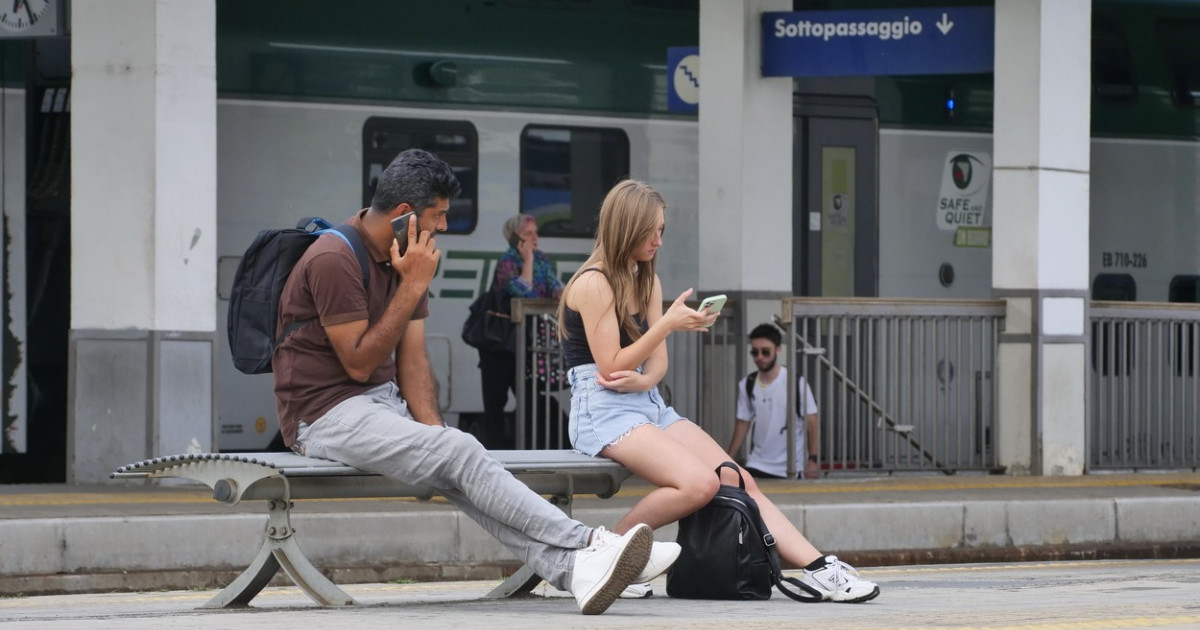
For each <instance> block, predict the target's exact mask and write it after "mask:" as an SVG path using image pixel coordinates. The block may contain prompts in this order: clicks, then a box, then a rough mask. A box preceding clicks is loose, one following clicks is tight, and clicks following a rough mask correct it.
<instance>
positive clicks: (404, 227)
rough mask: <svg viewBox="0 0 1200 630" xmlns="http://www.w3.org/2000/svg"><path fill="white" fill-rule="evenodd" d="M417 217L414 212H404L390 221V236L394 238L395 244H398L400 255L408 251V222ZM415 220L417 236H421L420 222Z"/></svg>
mask: <svg viewBox="0 0 1200 630" xmlns="http://www.w3.org/2000/svg"><path fill="white" fill-rule="evenodd" d="M415 216H417V213H416V212H405V213H404V214H402V215H400V216H398V217H396V218H395V219H392V234H394V235H395V236H396V242H397V243H399V244H400V255H401V256H403V255H404V252H406V251H408V220H409V219H410V218H412V217H415ZM420 221H421V220H420V218H418V219H417V236H420V235H421V222H420Z"/></svg>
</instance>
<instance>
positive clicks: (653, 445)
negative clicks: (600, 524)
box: [600, 422, 718, 534]
mask: <svg viewBox="0 0 1200 630" xmlns="http://www.w3.org/2000/svg"><path fill="white" fill-rule="evenodd" d="M676 424H682V423H679V422H677V423H676ZM689 424H690V423H689ZM600 455H602V456H604V457H607V458H609V459H612V460H614V461H616V462H618V463H620V464H623V465H624V466H625V467H626V468H628V469H629V470H631V471H633V473H634V474H635V475H637V476H639V477H641V478H642V479H645V480H646V481H648V482H650V483H652V484H654V485H655V486H657V488H658V489H657V490H654V491H652V492H651V493H650V494H648V495H646V496H645V498H643V499H642V500H641V501H638V503H637V505H635V506H633V509H631V510H630V511H629V512H628V513H627V514H626V515H625V516H623V517H622V518H621V520H620V521H618V522H617V524H616V526H615V527H613V531H614V532H616V533H618V534H624V533H625V532H626V531H628V530H629V528H630V527H633V526H634V525H636V524H638V523H646V524H647V525H649V526H650V527H653V528H656V529H657V528H659V527H662V526H663V525H666V524H668V523H673V522H675V521H677V520H679V519H681V518H683V517H685V516H687V515H688V514H691V513H692V512H695V511H696V510H698V509H700V508H701V507H703V506H704V505H705V504H707V503H708V502H709V501H710V500H711V499H712V497H713V495H714V494H716V493H717V486H718V480H717V477H716V475H714V474H712V470H711V469H710V468H708V467H707V466H708V465H707V463H706V462H705V461H704V460H701V459H699V458H697V457H696V456H695V455H693V454H692V453H690V452H688V449H687V447H686V446H685V445H684V444H682V443H681V442H680V441H679V440H677V439H674V438H673V437H672V436H671V435H669V434H668V432H667V431H663V430H662V429H659V428H658V427H656V426H653V425H649V424H644V425H641V426H639V427H636V428H635V429H633V431H631V432H630V433H629V435H626V436H625V437H623V438H621V439H620V440H618V441H617V442H616V443H615V444H612V445H610V446H608V447H605V448H604V450H602V451H600Z"/></svg>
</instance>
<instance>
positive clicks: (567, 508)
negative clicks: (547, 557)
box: [484, 495, 571, 599]
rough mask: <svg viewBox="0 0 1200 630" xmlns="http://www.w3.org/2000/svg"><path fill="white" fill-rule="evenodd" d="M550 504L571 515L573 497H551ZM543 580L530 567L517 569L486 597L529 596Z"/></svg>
mask: <svg viewBox="0 0 1200 630" xmlns="http://www.w3.org/2000/svg"><path fill="white" fill-rule="evenodd" d="M549 500H550V502H551V503H553V504H554V505H556V506H558V509H560V510H562V511H563V512H566V513H567V516H570V515H571V497H570V495H554V496H552V497H550V499H549ZM541 581H542V578H541V576H539V575H538V574H537V573H534V572H533V569H530V568H529V565H525V566H522V567H521V568H520V569H517V572H516V573H514V574H512V575H511V576H509V578H508V579H507V580H504V581H503V582H501V583H500V586H497V587H496V588H494V589H492V591H491V592H490V593H488V594H487V595H485V596H484V597H486V598H488V599H503V598H506V597H516V596H518V595H528V594H529V593H532V592H533V589H534V587H536V586H537V585H538V584H539V583H541Z"/></svg>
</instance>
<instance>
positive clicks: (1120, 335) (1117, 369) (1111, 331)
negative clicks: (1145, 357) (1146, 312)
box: [1092, 273, 1137, 376]
mask: <svg viewBox="0 0 1200 630" xmlns="http://www.w3.org/2000/svg"><path fill="white" fill-rule="evenodd" d="M1092 299H1093V300H1103V301H1108V302H1136V301H1137V283H1136V282H1134V280H1133V276H1131V275H1129V274H1127V273H1102V274H1098V275H1097V276H1096V279H1095V280H1093V281H1092ZM1133 344H1134V328H1133V323H1132V322H1121V321H1118V322H1103V323H1101V322H1093V323H1092V369H1094V370H1095V369H1098V370H1100V372H1101V374H1103V375H1105V376H1124V375H1126V374H1129V372H1130V371H1131V370H1132V369H1133V357H1134V351H1133V350H1134V345H1133Z"/></svg>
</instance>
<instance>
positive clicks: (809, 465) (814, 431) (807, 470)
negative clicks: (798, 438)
mask: <svg viewBox="0 0 1200 630" xmlns="http://www.w3.org/2000/svg"><path fill="white" fill-rule="evenodd" d="M820 426H821V425H819V424H817V414H815V413H810V414H808V415H807V416H804V431H805V432H806V434H807V436H806V439H805V440H804V444H805V445H806V446H807V447H808V459H806V460H805V461H804V476H805V477H806V478H809V477H811V478H816V476H817V473H818V472H820V467H819V466H818V465H817V460H818V459H819V458H820V454H821V441H820V440H821V428H820Z"/></svg>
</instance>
